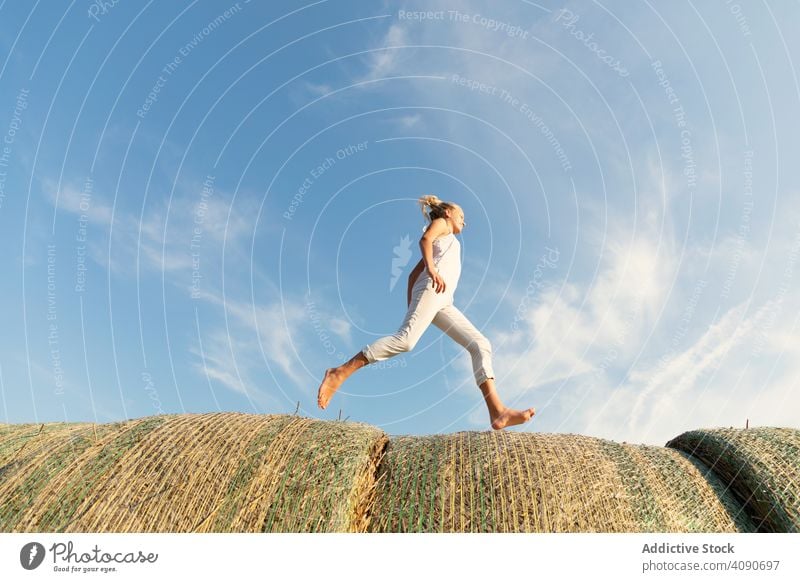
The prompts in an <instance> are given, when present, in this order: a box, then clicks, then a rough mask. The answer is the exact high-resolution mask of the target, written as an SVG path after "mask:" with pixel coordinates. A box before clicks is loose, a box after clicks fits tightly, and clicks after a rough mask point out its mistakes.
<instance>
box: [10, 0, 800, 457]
mask: <svg viewBox="0 0 800 582" xmlns="http://www.w3.org/2000/svg"><path fill="white" fill-rule="evenodd" d="M262 4H263V5H262ZM423 10H424V11H427V13H421V12H420V11H423ZM798 22H800V6H798V5H797V4H796V3H784V2H770V3H762V4H759V5H751V4H745V3H741V4H739V3H736V2H729V1H726V0H719V1H717V2H710V3H691V2H675V3H673V2H669V3H667V2H643V3H637V4H636V5H630V4H629V3H623V2H602V3H601V2H570V3H566V4H562V3H552V2H542V3H534V2H527V1H522V0H520V1H509V2H503V3H488V2H470V1H458V2H455V1H454V2H433V3H430V2H425V3H423V2H388V1H384V2H382V3H379V2H350V1H334V0H329V1H319V2H310V3H308V4H303V3H299V2H269V3H255V2H247V1H245V0H240V1H239V2H202V3H201V2H191V3H163V2H162V3H158V4H156V3H154V2H149V3H147V4H143V3H133V2H117V3H112V2H107V3H96V2H75V1H73V2H71V3H69V4H68V3H63V4H59V5H58V8H54V7H53V6H51V5H48V6H46V5H44V4H42V3H39V2H36V3H31V2H21V1H12V0H6V1H3V2H0V29H2V34H0V47H2V48H1V51H2V52H0V84H1V85H2V91H0V133H2V139H3V143H2V144H0V148H4V149H0V241H2V244H3V246H4V248H5V249H6V252H5V253H3V256H2V259H0V260H2V262H3V276H2V277H0V297H2V299H3V301H2V308H0V324H2V329H3V334H2V336H0V341H1V342H2V349H0V388H1V389H2V402H1V403H0V404H2V409H0V419H2V420H3V421H5V422H46V421H96V422H109V421H114V420H121V419H126V418H138V417H142V416H148V415H152V414H158V413H162V412H163V413H181V412H192V413H194V412H209V411H220V410H222V411H241V412H248V413H294V412H295V409H296V408H297V406H298V402H299V407H300V413H301V414H304V415H308V416H314V417H318V418H323V419H335V418H337V417H339V415H340V411H341V417H342V418H349V419H350V420H354V421H360V422H367V423H370V424H374V425H377V426H379V427H381V428H383V429H384V430H385V431H387V432H388V433H390V434H429V433H439V432H455V431H459V430H484V429H486V428H488V417H487V414H486V411H485V407H484V404H483V402H482V399H481V397H480V393H479V391H478V389H477V387H476V386H475V385H474V381H473V378H472V372H471V366H470V360H469V357H468V355H467V354H466V352H464V350H463V349H462V348H460V346H457V345H455V344H453V342H452V341H451V340H450V339H449V338H448V337H446V336H444V335H443V334H442V333H441V332H440V331H439V330H438V329H437V328H435V327H431V328H430V329H429V331H427V332H426V333H425V335H424V336H423V338H422V340H421V341H420V342H419V344H418V345H417V346H416V348H415V350H414V351H412V352H410V353H407V354H402V355H400V356H397V357H396V358H394V359H391V360H387V361H385V362H382V363H380V364H378V365H376V366H372V367H368V368H366V369H364V370H361V371H359V372H358V373H357V374H356V375H354V376H353V377H351V378H350V380H348V382H347V383H346V384H345V385H344V386H343V388H342V390H341V391H340V392H339V393H338V394H337V395H336V396H335V397H334V399H333V401H332V402H331V405H330V406H329V407H328V409H327V410H325V411H320V410H318V409H317V408H316V389H317V386H318V384H319V381H320V380H321V378H322V374H323V373H324V370H325V368H327V367H330V366H334V365H337V364H339V363H341V362H342V361H344V360H346V359H347V358H349V357H350V356H352V355H353V354H354V353H356V352H358V351H359V350H360V349H361V348H362V347H363V346H365V345H366V344H368V343H370V342H372V341H374V340H375V339H377V338H378V337H381V336H383V335H386V334H389V333H392V332H393V331H395V330H396V328H397V326H398V325H399V324H400V322H401V321H402V318H403V315H404V313H405V308H406V299H405V294H406V277H407V273H408V272H409V270H410V269H411V268H412V267H413V265H414V264H416V262H417V260H418V259H419V256H420V255H419V249H418V246H417V240H418V238H419V236H420V234H421V231H422V228H423V226H424V222H423V218H422V215H421V214H420V212H419V209H418V207H417V206H416V203H415V200H416V199H417V198H418V197H419V196H420V195H422V194H426V193H435V194H437V195H438V196H439V197H440V198H443V199H445V200H452V201H455V202H457V203H459V204H460V205H461V206H462V207H463V208H464V211H465V214H466V220H467V227H466V228H465V230H464V231H463V233H462V234H461V235H460V239H461V242H462V263H463V269H462V276H461V280H460V282H459V285H458V289H457V291H456V295H455V301H456V305H457V306H458V307H459V308H460V309H461V310H462V311H464V312H465V313H466V314H467V316H468V317H469V318H470V319H471V320H472V321H473V322H474V323H475V325H476V326H478V327H479V328H480V329H481V330H482V331H483V332H484V334H485V335H486V336H487V337H488V338H489V339H490V340H491V342H492V344H493V349H494V354H495V371H496V373H497V384H498V389H499V391H500V394H501V396H502V397H503V398H504V400H505V401H506V403H507V404H509V405H513V406H517V407H527V406H535V407H536V408H537V411H538V414H537V417H536V419H535V420H534V421H533V422H532V423H529V424H527V425H525V426H524V427H519V428H516V429H514V430H524V431H536V432H570V433H580V434H586V435H592V436H600V437H605V438H612V439H616V440H620V441H623V440H624V441H627V442H645V443H652V444H663V443H664V442H665V441H666V440H667V439H669V438H671V437H673V436H676V435H678V434H680V433H681V432H683V431H686V430H690V429H694V428H701V427H714V426H744V424H745V422H746V421H749V422H750V424H751V425H771V426H794V427H798V426H800V413H798V411H799V410H800V397H799V396H798V391H797V389H796V387H797V385H798V379H800V363H798V362H800V357H798V356H800V330H798V319H797V318H798V313H799V310H798V307H800V305H799V304H800V301H798V298H800V294H798V293H797V291H798V287H799V285H800V265H799V264H798V260H800V204H798V202H800V195H799V193H800V174H799V173H798V169H797V159H800V147H798V146H799V145H800V141H799V138H798V127H797V110H798V105H800V83H799V82H798V73H797V71H796V69H795V66H794V65H795V63H796V61H797V60H798V56H800V40H798V38H797V35H796V34H792V32H793V31H794V30H795V29H796V26H797V24H798Z"/></svg>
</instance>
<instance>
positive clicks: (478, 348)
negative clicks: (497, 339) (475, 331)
mask: <svg viewBox="0 0 800 582" xmlns="http://www.w3.org/2000/svg"><path fill="white" fill-rule="evenodd" d="M469 347H470V351H475V352H478V353H487V352H488V353H492V343H491V342H490V341H489V338H487V337H486V336H484V335H482V336H480V337H479V338H476V339H475V340H473V341H472V342H471V343H470V346H469Z"/></svg>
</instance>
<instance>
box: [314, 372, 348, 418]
mask: <svg viewBox="0 0 800 582" xmlns="http://www.w3.org/2000/svg"><path fill="white" fill-rule="evenodd" d="M343 381H344V378H342V376H341V374H338V373H337V368H328V369H327V370H325V377H324V378H323V379H322V384H320V385H319V391H318V392H317V405H319V407H320V408H322V409H323V410H324V409H325V407H326V406H328V401H329V400H330V399H331V396H333V393H334V392H336V391H337V390H338V389H339V386H341V385H342V382H343Z"/></svg>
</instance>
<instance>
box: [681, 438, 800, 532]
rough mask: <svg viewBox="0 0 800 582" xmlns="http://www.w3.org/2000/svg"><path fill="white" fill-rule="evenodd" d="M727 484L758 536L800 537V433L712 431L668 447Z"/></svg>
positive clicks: (683, 439) (684, 439)
mask: <svg viewBox="0 0 800 582" xmlns="http://www.w3.org/2000/svg"><path fill="white" fill-rule="evenodd" d="M667 446H668V447H671V448H674V449H678V450H681V451H684V452H685V453H687V454H689V455H691V456H693V457H695V458H696V459H698V460H699V461H701V462H702V463H703V465H704V472H706V473H707V474H713V475H716V476H717V477H718V479H719V480H720V481H721V482H723V483H725V485H726V487H727V488H728V489H729V490H730V491H731V493H732V494H733V495H734V496H735V497H736V499H737V501H738V503H739V504H740V505H741V506H742V507H743V508H744V510H745V511H746V512H747V513H748V515H750V516H751V518H752V520H753V522H754V523H755V526H756V527H757V529H758V531H766V532H798V531H800V430H796V429H791V428H768V427H760V428H748V429H733V428H730V429H724V428H720V429H708V430H695V431H689V432H685V433H683V434H682V435H680V436H678V437H676V438H674V439H672V440H671V441H669V442H668V443H667Z"/></svg>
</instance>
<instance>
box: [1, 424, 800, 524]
mask: <svg viewBox="0 0 800 582" xmlns="http://www.w3.org/2000/svg"><path fill="white" fill-rule="evenodd" d="M667 445H668V446H667V447H655V446H644V445H629V444H625V443H615V442H612V441H608V440H603V439H598V438H592V437H587V436H581V435H568V434H555V435H553V434H535V433H525V432H506V431H500V432H495V431H491V432H459V433H455V434H448V435H435V436H407V435H406V436H396V437H391V438H389V437H388V436H387V435H386V434H385V433H383V432H382V431H381V430H379V429H378V428H376V427H373V426H370V425H366V424H360V423H354V422H326V421H319V420H314V419H310V418H303V417H300V416H289V415H253V414H241V413H209V414H181V415H162V416H154V417H147V418H140V419H135V420H129V421H125V422H118V423H110V424H91V423H44V424H20V425H0V531H5V532H363V531H372V532H733V531H745V532H746V531H794V532H796V531H798V523H800V502H798V499H800V493H799V492H800V431H797V430H792V429H774V428H773V429H750V430H747V431H735V430H723V429H720V430H702V431H692V432H689V433H685V434H683V435H681V436H679V437H677V438H676V439H673V440H672V441H670V442H669V443H667Z"/></svg>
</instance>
